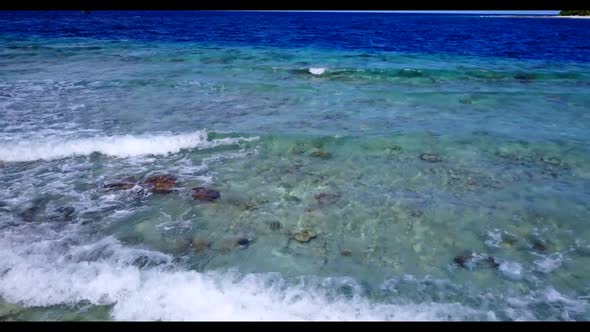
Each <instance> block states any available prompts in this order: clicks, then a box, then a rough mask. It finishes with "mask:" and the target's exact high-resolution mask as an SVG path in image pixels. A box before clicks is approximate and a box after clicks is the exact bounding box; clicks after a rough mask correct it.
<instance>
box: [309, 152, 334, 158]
mask: <svg viewBox="0 0 590 332" xmlns="http://www.w3.org/2000/svg"><path fill="white" fill-rule="evenodd" d="M309 155H310V156H312V157H315V158H322V159H328V158H330V157H331V156H332V154H331V153H330V152H326V151H322V150H319V151H314V152H312V153H310V154H309Z"/></svg>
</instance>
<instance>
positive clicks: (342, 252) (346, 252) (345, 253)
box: [340, 249, 352, 257]
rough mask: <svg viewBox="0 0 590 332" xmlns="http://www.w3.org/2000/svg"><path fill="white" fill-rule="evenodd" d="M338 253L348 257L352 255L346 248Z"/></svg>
mask: <svg viewBox="0 0 590 332" xmlns="http://www.w3.org/2000/svg"><path fill="white" fill-rule="evenodd" d="M340 255H342V256H345V257H350V256H352V251H350V250H348V249H344V250H341V251H340Z"/></svg>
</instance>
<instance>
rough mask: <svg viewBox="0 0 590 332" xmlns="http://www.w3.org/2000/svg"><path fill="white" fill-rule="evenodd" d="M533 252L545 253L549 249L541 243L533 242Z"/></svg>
mask: <svg viewBox="0 0 590 332" xmlns="http://www.w3.org/2000/svg"><path fill="white" fill-rule="evenodd" d="M533 250H534V251H537V252H543V251H545V250H547V247H546V246H545V245H544V244H543V243H541V242H540V241H535V242H533Z"/></svg>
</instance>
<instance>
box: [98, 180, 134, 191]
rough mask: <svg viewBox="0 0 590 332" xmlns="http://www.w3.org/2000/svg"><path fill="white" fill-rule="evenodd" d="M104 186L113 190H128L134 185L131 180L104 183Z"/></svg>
mask: <svg viewBox="0 0 590 332" xmlns="http://www.w3.org/2000/svg"><path fill="white" fill-rule="evenodd" d="M104 187H105V188H107V189H113V190H128V189H131V188H133V187H135V184H134V183H131V182H113V183H108V184H105V185H104Z"/></svg>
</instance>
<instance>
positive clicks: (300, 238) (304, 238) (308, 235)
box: [293, 229, 317, 243]
mask: <svg viewBox="0 0 590 332" xmlns="http://www.w3.org/2000/svg"><path fill="white" fill-rule="evenodd" d="M316 237H317V234H316V233H315V232H313V231H311V230H308V229H305V230H303V231H301V232H297V233H295V234H294V235H293V238H295V240H297V242H300V243H306V242H309V241H311V240H312V239H315V238H316Z"/></svg>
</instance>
